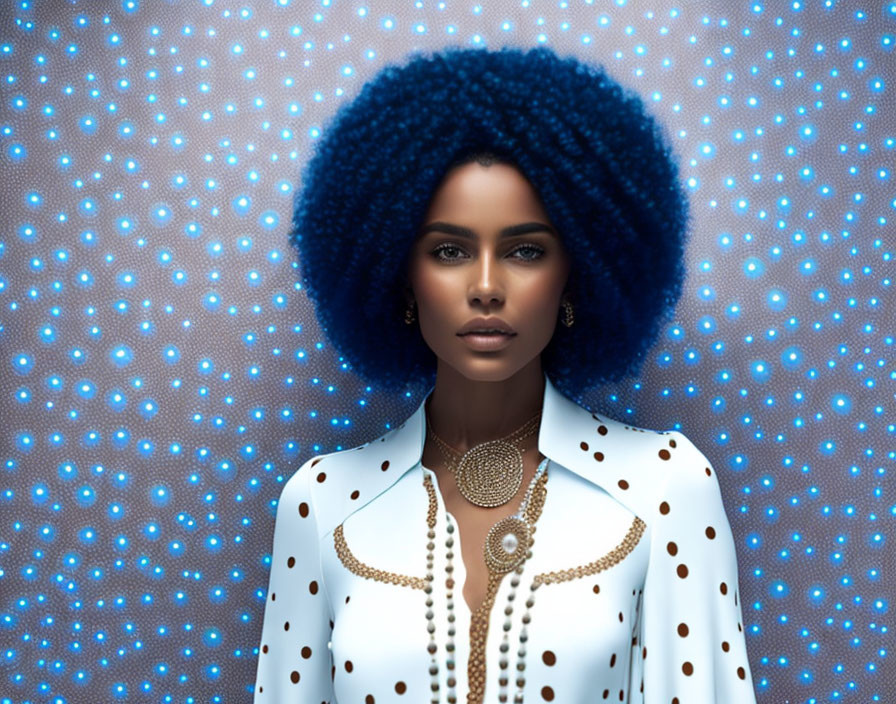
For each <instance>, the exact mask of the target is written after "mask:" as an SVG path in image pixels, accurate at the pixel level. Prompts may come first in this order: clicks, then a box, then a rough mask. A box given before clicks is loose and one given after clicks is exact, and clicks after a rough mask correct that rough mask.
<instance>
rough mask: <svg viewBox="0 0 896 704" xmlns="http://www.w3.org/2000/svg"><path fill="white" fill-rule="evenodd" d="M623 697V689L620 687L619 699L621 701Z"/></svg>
mask: <svg viewBox="0 0 896 704" xmlns="http://www.w3.org/2000/svg"><path fill="white" fill-rule="evenodd" d="M624 698H625V690H624V689H620V690H619V701H622V700H623V699H624Z"/></svg>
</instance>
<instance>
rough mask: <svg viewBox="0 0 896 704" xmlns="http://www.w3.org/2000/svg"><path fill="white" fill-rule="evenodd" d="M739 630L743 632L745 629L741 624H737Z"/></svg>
mask: <svg viewBox="0 0 896 704" xmlns="http://www.w3.org/2000/svg"><path fill="white" fill-rule="evenodd" d="M737 630H738V631H740V632H743V630H744V627H743V626H742V625H741V624H737Z"/></svg>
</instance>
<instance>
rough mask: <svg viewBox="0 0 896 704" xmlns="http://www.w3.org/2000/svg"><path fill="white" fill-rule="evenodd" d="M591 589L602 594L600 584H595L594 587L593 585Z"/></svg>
mask: <svg viewBox="0 0 896 704" xmlns="http://www.w3.org/2000/svg"><path fill="white" fill-rule="evenodd" d="M591 591H593V592H594V593H595V594H600V585H599V584H595V585H594V586H593V587H591Z"/></svg>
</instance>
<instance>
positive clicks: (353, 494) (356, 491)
mask: <svg viewBox="0 0 896 704" xmlns="http://www.w3.org/2000/svg"><path fill="white" fill-rule="evenodd" d="M360 495H361V492H360V491H358V490H357V489H355V490H354V491H353V492H352V493H351V499H352V501H354V500H355V499H357V498H358V497H359V496H360Z"/></svg>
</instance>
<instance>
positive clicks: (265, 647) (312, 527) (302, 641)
mask: <svg viewBox="0 0 896 704" xmlns="http://www.w3.org/2000/svg"><path fill="white" fill-rule="evenodd" d="M315 459H317V458H315V457H312V458H311V459H309V460H308V461H307V462H305V464H303V465H302V466H301V467H300V468H299V469H298V471H296V472H295V474H293V476H292V477H290V479H289V480H288V481H287V482H286V485H285V486H284V487H283V490H282V491H281V493H280V499H279V501H278V503H277V517H276V521H275V523H274V548H273V551H272V555H271V573H270V580H269V584H268V591H267V595H266V599H265V609H264V623H263V625H262V630H261V643H260V645H259V648H258V669H257V672H256V675H255V695H254V699H253V702H254V704H261V703H262V702H264V703H266V704H286V703H287V702H290V704H305V703H306V702H307V703H309V704H310V703H313V704H317V703H318V702H330V701H335V696H334V694H333V680H332V678H331V676H330V672H331V667H332V664H331V656H330V649H329V641H330V617H329V614H330V611H329V605H328V603H327V597H326V593H325V589H324V588H323V580H322V574H321V560H320V542H319V538H318V531H317V525H316V521H315V512H314V506H313V504H312V502H311V494H310V490H309V487H310V484H309V477H310V476H311V472H312V470H311V465H312V463H313V462H314V460H315Z"/></svg>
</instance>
